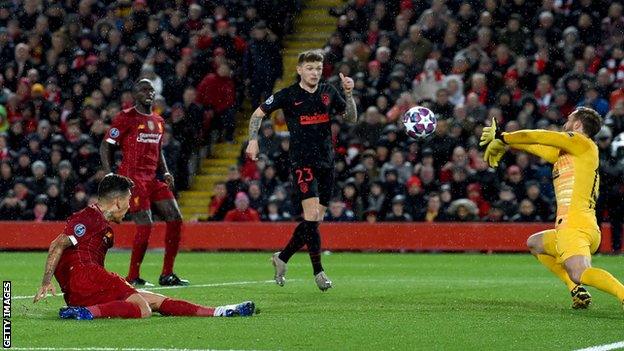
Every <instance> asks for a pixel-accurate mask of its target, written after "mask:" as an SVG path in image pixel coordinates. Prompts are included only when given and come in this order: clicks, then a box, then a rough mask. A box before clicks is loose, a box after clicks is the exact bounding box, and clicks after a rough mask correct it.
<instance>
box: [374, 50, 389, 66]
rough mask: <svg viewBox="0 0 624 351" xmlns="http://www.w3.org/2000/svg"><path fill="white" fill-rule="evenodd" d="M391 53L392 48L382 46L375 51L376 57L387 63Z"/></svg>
mask: <svg viewBox="0 0 624 351" xmlns="http://www.w3.org/2000/svg"><path fill="white" fill-rule="evenodd" d="M390 54H391V51H390V49H388V48H387V47H385V46H382V47H380V48H378V49H377V52H376V53H375V59H376V60H377V61H379V62H381V63H387V62H388V61H390Z"/></svg>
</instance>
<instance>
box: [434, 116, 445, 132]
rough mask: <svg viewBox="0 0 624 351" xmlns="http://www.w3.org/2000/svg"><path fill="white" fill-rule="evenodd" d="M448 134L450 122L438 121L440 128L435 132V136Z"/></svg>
mask: <svg viewBox="0 0 624 351" xmlns="http://www.w3.org/2000/svg"><path fill="white" fill-rule="evenodd" d="M447 132H448V120H445V119H439V120H438V126H437V128H436V130H435V134H436V135H446V133H447Z"/></svg>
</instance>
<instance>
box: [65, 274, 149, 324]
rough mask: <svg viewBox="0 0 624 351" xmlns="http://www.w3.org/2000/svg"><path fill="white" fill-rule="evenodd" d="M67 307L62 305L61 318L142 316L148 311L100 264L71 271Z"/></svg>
mask: <svg viewBox="0 0 624 351" xmlns="http://www.w3.org/2000/svg"><path fill="white" fill-rule="evenodd" d="M70 287H71V288H70V289H71V290H70V292H69V294H68V295H69V296H68V297H67V298H66V301H67V303H68V304H69V305H70V307H63V308H61V310H60V311H59V316H60V317H61V318H63V319H85V320H91V319H94V318H146V317H149V316H151V314H152V310H151V308H150V306H149V304H148V303H147V301H145V299H143V298H142V297H141V295H140V294H139V293H138V292H137V290H135V289H134V288H133V287H132V286H131V285H130V284H129V283H128V282H127V281H126V280H125V279H124V278H122V277H120V276H119V275H117V274H115V273H111V272H107V271H106V270H105V269H104V268H103V267H88V268H78V269H75V270H74V271H73V272H72V277H71V280H70Z"/></svg>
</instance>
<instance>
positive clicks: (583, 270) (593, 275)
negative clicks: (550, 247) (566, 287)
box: [557, 230, 624, 302]
mask: <svg viewBox="0 0 624 351" xmlns="http://www.w3.org/2000/svg"><path fill="white" fill-rule="evenodd" d="M564 234H566V235H564ZM557 238H558V244H559V245H558V250H559V251H560V255H561V260H563V263H564V266H565V268H566V271H567V272H568V274H569V275H570V278H571V279H572V281H574V282H576V283H578V284H584V285H588V286H593V287H594V288H597V289H599V290H602V291H604V292H606V293H609V294H611V295H613V296H615V297H616V298H617V299H618V300H619V301H620V302H624V285H622V283H621V282H620V281H619V280H617V279H616V278H615V277H614V276H613V275H611V273H609V272H607V271H605V270H604V269H600V268H595V267H592V266H591V254H592V253H594V252H595V251H596V250H597V248H598V245H599V244H600V234H599V233H597V232H596V233H586V232H582V231H578V230H575V231H570V230H568V231H565V232H564V233H560V235H558V237H557Z"/></svg>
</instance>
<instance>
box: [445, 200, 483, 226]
mask: <svg viewBox="0 0 624 351" xmlns="http://www.w3.org/2000/svg"><path fill="white" fill-rule="evenodd" d="M447 212H448V214H449V220H451V221H455V222H474V221H476V220H478V219H479V217H478V213H479V209H478V208H477V205H475V203H474V202H472V201H470V200H468V199H458V200H455V201H453V202H452V203H451V205H450V206H449V208H448V210H447Z"/></svg>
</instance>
